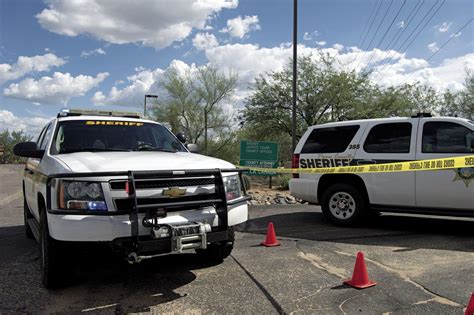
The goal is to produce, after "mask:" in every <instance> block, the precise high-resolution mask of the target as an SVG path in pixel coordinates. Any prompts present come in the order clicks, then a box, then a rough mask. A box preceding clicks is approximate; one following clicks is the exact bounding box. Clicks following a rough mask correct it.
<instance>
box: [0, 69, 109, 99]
mask: <svg viewBox="0 0 474 315" xmlns="http://www.w3.org/2000/svg"><path fill="white" fill-rule="evenodd" d="M108 75H109V74H108V73H107V72H103V73H98V74H97V76H96V77H91V76H86V75H78V76H76V77H73V76H71V74H69V73H61V72H55V73H54V74H53V76H52V77H47V76H46V77H42V78H40V79H38V80H35V79H33V78H26V79H24V80H22V81H21V82H19V83H12V84H10V86H9V87H7V88H5V89H4V90H3V95H4V96H6V97H11V98H16V99H20V100H26V101H30V102H37V103H41V104H61V105H66V104H67V103H68V101H69V100H70V99H71V98H72V97H78V96H83V95H84V94H85V93H87V92H88V91H89V90H91V89H92V88H94V87H96V86H98V85H99V83H101V82H102V81H103V80H104V79H105V78H107V76H108Z"/></svg>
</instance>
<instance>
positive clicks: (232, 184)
mask: <svg viewBox="0 0 474 315" xmlns="http://www.w3.org/2000/svg"><path fill="white" fill-rule="evenodd" d="M223 180H224V187H225V195H226V198H227V201H230V200H234V199H237V198H240V197H242V187H241V185H240V178H239V176H238V175H232V176H226V177H223Z"/></svg>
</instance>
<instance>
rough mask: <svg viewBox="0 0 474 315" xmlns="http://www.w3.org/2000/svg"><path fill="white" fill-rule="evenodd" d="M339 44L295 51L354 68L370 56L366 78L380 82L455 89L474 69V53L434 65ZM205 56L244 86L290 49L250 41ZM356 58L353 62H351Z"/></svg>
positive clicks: (275, 66)
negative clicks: (326, 56)
mask: <svg viewBox="0 0 474 315" xmlns="http://www.w3.org/2000/svg"><path fill="white" fill-rule="evenodd" d="M341 47H342V45H338V44H336V45H334V46H333V47H330V48H311V47H307V46H305V45H299V46H298V52H299V55H300V56H302V55H308V54H312V55H313V56H314V58H315V59H316V60H318V53H319V52H322V53H327V54H329V55H330V56H333V57H335V58H336V60H337V61H338V63H339V68H340V69H345V70H347V69H354V70H356V71H360V70H362V69H364V68H365V67H366V66H368V62H369V60H370V59H371V58H372V56H373V58H372V61H371V65H372V64H376V65H377V64H378V65H377V66H376V67H374V68H373V73H372V74H371V76H370V78H371V79H372V80H373V81H374V82H375V83H378V84H383V85H384V86H390V85H401V84H404V83H407V82H408V83H409V82H411V83H414V82H417V81H419V82H421V83H423V84H427V85H430V86H432V87H433V88H434V89H436V90H439V91H441V90H445V89H446V88H449V89H453V90H458V89H461V88H462V83H463V82H464V77H465V69H466V68H469V69H474V54H467V55H465V56H461V57H459V58H453V59H447V60H445V61H444V62H443V63H442V65H440V66H435V67H434V66H430V64H429V63H428V62H427V61H426V60H424V59H418V58H408V57H407V56H406V55H405V54H401V53H399V52H397V51H393V50H390V51H385V50H380V49H373V50H371V51H363V50H360V49H359V48H356V47H350V48H349V49H347V51H344V50H341ZM206 57H207V59H208V60H209V62H210V63H213V64H217V65H218V66H219V67H222V68H223V69H233V70H235V71H237V73H238V74H239V79H240V86H239V90H246V89H247V87H248V86H249V84H251V83H252V82H253V80H254V78H255V77H256V76H257V75H259V74H265V73H266V72H270V71H278V70H281V69H282V68H283V67H284V66H285V65H286V64H288V63H289V62H290V58H291V57H292V49H291V47H287V46H285V45H281V46H279V47H272V48H266V47H259V46H258V45H252V44H245V45H244V44H233V45H229V44H228V45H223V46H218V47H214V48H211V49H208V50H206ZM390 57H391V58H390ZM389 59H391V60H392V63H394V65H393V66H392V67H388V66H384V65H383V64H384V63H385V62H387V61H389ZM356 60H357V62H355V61H356Z"/></svg>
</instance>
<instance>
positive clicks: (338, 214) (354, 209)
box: [321, 184, 367, 226]
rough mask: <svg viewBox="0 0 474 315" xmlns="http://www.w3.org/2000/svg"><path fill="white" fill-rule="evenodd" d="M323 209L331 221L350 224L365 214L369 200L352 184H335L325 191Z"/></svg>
mask: <svg viewBox="0 0 474 315" xmlns="http://www.w3.org/2000/svg"><path fill="white" fill-rule="evenodd" d="M321 209H322V211H323V214H324V216H325V217H326V218H327V219H328V220H329V221H330V222H331V223H334V224H336V225H341V226H350V225H354V224H355V223H357V222H359V221H360V220H361V219H362V218H363V217H364V216H365V214H366V212H367V211H366V210H367V200H366V198H365V197H364V195H363V194H362V192H361V191H360V190H359V189H357V188H356V187H354V186H352V185H348V184H334V185H332V186H330V187H329V188H327V189H326V191H325V192H324V194H323V197H322V199H321Z"/></svg>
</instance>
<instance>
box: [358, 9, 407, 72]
mask: <svg viewBox="0 0 474 315" xmlns="http://www.w3.org/2000/svg"><path fill="white" fill-rule="evenodd" d="M406 3H407V0H403V3H402V5H401V6H400V8H399V9H398V12H397V14H396V15H395V16H394V17H393V19H392V22H390V25H389V26H388V27H387V29H386V30H385V33H384V34H383V35H382V38H381V39H380V41H379V42H378V44H377V45H376V46H375V47H380V45H381V44H382V42H383V40H384V39H385V37H386V36H387V34H388V31H389V30H390V29H391V28H392V26H393V23H394V22H395V20H396V19H397V17H398V15H399V14H400V12H401V11H402V9H403V7H404V6H405V4H406ZM374 56H375V51H374V52H373V53H372V56H371V57H370V60H369V62H368V63H367V66H366V68H367V67H368V66H369V65H370V63H371V62H372V59H373V58H374Z"/></svg>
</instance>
